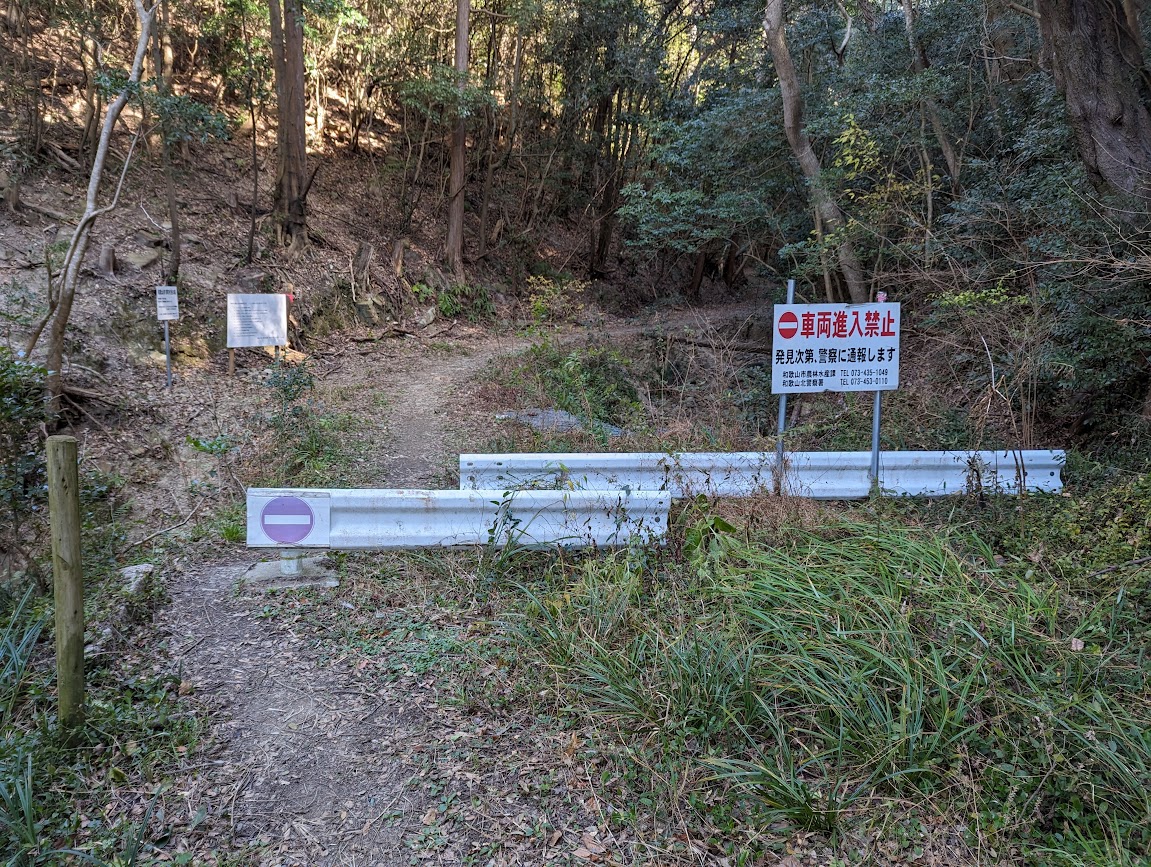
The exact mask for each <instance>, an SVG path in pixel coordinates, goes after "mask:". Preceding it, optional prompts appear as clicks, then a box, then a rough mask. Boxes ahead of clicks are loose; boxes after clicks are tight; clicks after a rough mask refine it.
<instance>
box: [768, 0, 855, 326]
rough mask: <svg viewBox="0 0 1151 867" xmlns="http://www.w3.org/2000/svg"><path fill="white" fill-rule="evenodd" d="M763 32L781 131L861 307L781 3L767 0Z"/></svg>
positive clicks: (843, 225)
mask: <svg viewBox="0 0 1151 867" xmlns="http://www.w3.org/2000/svg"><path fill="white" fill-rule="evenodd" d="M763 29H764V32H765V33H766V34H767V43H768V46H769V47H770V49H771V58H772V61H773V62H774V64H775V73H776V75H777V76H778V77H779V92H780V96H781V98H782V100H783V128H784V131H785V132H786V133H787V141H788V143H789V144H790V145H791V150H792V152H793V153H794V154H795V158H796V160H798V161H799V166H800V168H801V169H802V170H803V175H804V177H805V178H807V183H808V189H809V190H810V191H811V200H812V205H813V206H814V207H815V209H816V210H817V211H818V212H819V215H820V217H821V218H822V220H823V223H824V225H825V227H826V228H827V230H828V231H829V232H832V233H836V234H838V235H839V238H840V240H839V245H838V250H837V252H838V256H839V270H840V271H841V272H842V273H843V279H844V281H845V282H846V283H847V291H848V294H849V295H850V296H851V300H852V302H854V303H856V304H862V303H864V302H866V301H867V300H868V297H869V296H868V291H867V283H866V281H865V279H864V275H863V266H862V265H861V264H860V262H859V257H858V256H857V255H856V253H855V246H854V245H853V244H852V242H851V238H850V237H848V233H847V231H846V229H847V220H846V219H845V217H844V215H843V211H842V210H841V209H840V207H839V205H838V204H836V202H835V200H834V199H833V198H832V197H831V194H830V193H829V192H828V190H827V187H826V186H825V185H824V182H823V176H822V167H821V166H820V164H819V157H817V156H816V154H815V149H814V148H812V146H811V139H810V138H808V135H807V131H806V130H805V129H804V125H803V92H802V91H801V90H800V85H799V77H798V76H797V75H796V72H795V64H794V62H793V61H792V59H791V51H790V50H789V49H788V47H787V35H786V34H785V33H784V28H783V0H767V11H766V12H765V14H764V17H763Z"/></svg>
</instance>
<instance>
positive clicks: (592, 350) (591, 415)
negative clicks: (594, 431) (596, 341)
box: [521, 343, 640, 425]
mask: <svg viewBox="0 0 1151 867" xmlns="http://www.w3.org/2000/svg"><path fill="white" fill-rule="evenodd" d="M527 361H528V365H527V367H526V368H524V369H523V370H522V371H521V372H522V374H524V375H530V376H532V377H534V378H535V379H536V384H537V385H538V387H539V388H540V389H541V390H542V392H543V394H544V395H546V396H547V397H548V398H549V399H550V400H551V402H552V404H553V405H554V406H555V407H556V408H557V409H562V410H565V411H567V412H570V413H571V414H572V415H575V416H579V417H580V418H584V419H588V420H589V421H597V422H609V423H611V424H617V425H626V424H628V423H630V422H632V421H634V420H635V418H636V416H637V415H638V414H639V411H640V404H639V395H638V393H637V392H636V389H635V386H634V385H633V384H632V381H631V378H630V377H629V375H628V372H627V362H626V360H625V359H624V357H623V356H622V355H620V354H619V353H618V352H616V351H614V350H612V349H607V348H604V347H595V346H592V347H587V348H586V349H567V348H564V347H560V346H557V345H555V344H553V343H537V344H535V345H533V346H532V348H531V349H530V350H528V355H527Z"/></svg>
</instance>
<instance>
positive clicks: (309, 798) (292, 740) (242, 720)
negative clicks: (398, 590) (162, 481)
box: [162, 317, 696, 867]
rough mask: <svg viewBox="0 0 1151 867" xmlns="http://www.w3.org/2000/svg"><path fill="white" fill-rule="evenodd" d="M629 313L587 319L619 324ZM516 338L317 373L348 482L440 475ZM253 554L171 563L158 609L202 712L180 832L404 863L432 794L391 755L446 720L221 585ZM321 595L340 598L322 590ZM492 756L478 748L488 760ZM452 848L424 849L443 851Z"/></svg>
mask: <svg viewBox="0 0 1151 867" xmlns="http://www.w3.org/2000/svg"><path fill="white" fill-rule="evenodd" d="M694 321H696V319H695V317H693V318H692V319H690V320H688V321H687V323H686V324H693V322H694ZM661 324H666V323H661ZM644 327H646V326H642V325H637V324H634V323H631V324H627V325H618V326H616V327H614V328H609V329H602V330H599V331H598V332H596V333H597V334H600V335H602V334H608V333H610V334H613V335H614V336H616V337H620V336H626V335H629V334H635V333H638V332H639V331H641V330H642V329H643V328H644ZM588 333H590V332H587V331H583V330H580V331H577V332H573V333H570V334H567V335H565V336H563V337H561V338H560V339H563V340H578V339H583V338H584V337H585V336H586V335H587V334H588ZM529 344H530V341H529V340H526V339H519V338H503V339H497V338H491V337H488V338H484V339H481V340H480V341H478V342H475V343H472V344H470V345H467V346H464V347H459V346H457V347H453V348H452V349H450V350H449V351H446V352H444V351H441V352H435V353H429V351H428V350H427V349H421V350H419V351H416V352H412V353H405V354H402V355H400V356H399V357H392V358H389V357H387V356H386V355H383V354H375V353H370V354H369V353H365V354H364V355H363V356H362V357H357V358H355V359H354V360H352V361H350V362H346V363H344V364H343V365H342V366H341V367H340V368H339V369H338V370H336V371H335V372H334V375H333V376H332V377H331V379H330V380H329V381H326V382H327V385H328V387H330V388H335V389H339V390H341V391H342V392H343V393H344V394H345V395H347V396H348V399H349V400H350V401H352V402H354V403H355V404H356V409H357V412H356V415H357V417H358V418H361V419H362V420H363V423H362V424H361V425H359V430H358V432H357V433H356V434H355V436H357V438H358V439H359V440H360V443H359V444H358V450H359V451H360V452H364V453H366V454H368V455H369V457H365V458H362V459H361V462H360V463H358V464H357V466H356V471H355V476H356V479H357V480H358V481H360V480H362V481H360V484H363V485H365V486H385V487H440V486H442V485H443V484H444V483H445V482H446V481H447V478H448V477H449V476H450V472H451V470H450V467H449V466H448V462H447V458H446V455H447V453H448V451H449V448H452V447H456V446H461V445H464V443H463V442H457V441H456V440H455V439H453V435H454V434H456V433H457V432H456V431H454V430H453V428H452V425H453V424H455V421H454V420H453V417H456V416H458V412H456V411H457V410H458V409H459V404H458V393H459V391H460V390H461V388H462V387H463V386H464V385H465V384H466V383H467V382H469V381H470V380H471V379H472V378H473V377H474V376H475V375H476V374H477V373H478V372H479V371H480V370H481V369H482V368H483V367H484V366H485V365H486V364H487V363H488V362H489V361H490V360H491V359H493V358H495V357H498V356H500V355H504V354H509V353H513V352H516V351H519V350H522V349H523V348H525V347H527V346H528V345H529ZM373 407H378V412H377V411H376V410H375V409H373ZM460 439H461V440H462V437H461V438H460ZM257 559H259V558H258V557H257V556H254V555H245V556H242V557H239V558H236V557H233V558H231V559H230V560H229V561H228V562H220V563H215V564H207V565H201V566H199V567H196V568H191V569H189V570H188V571H186V572H183V573H179V574H178V575H176V576H175V577H174V578H173V579H172V582H171V584H172V586H171V594H172V602H171V605H170V606H169V607H168V609H167V610H166V611H165V612H164V613H163V614H162V621H163V622H164V623H165V625H166V628H167V632H168V635H169V640H168V646H169V649H170V652H171V654H172V656H173V657H174V659H175V661H176V663H177V665H178V666H179V668H180V670H181V671H182V672H183V677H184V679H185V682H184V685H183V686H182V689H183V690H185V691H187V690H189V689H190V690H191V691H193V693H194V694H195V696H196V699H197V700H198V701H199V702H200V703H201V704H203V705H206V706H208V707H209V708H212V709H214V711H215V713H214V714H213V716H212V720H211V723H210V725H209V731H206V732H205V733H204V742H205V743H207V744H211V745H212V746H211V748H210V749H211V752H210V754H209V755H207V756H204V755H201V756H199V764H198V766H197V769H196V770H195V771H194V772H193V773H191V774H189V775H188V776H187V777H186V778H185V779H183V780H180V781H179V783H178V789H179V791H180V793H181V795H182V796H183V799H184V800H185V802H186V804H187V807H188V814H189V816H190V817H191V816H194V815H196V813H197V812H198V811H200V810H203V811H205V814H206V816H207V817H208V819H209V821H206V822H204V823H203V828H202V829H201V830H200V831H199V832H197V833H196V834H195V835H193V836H191V837H190V838H189V839H188V840H187V841H186V845H188V846H189V847H191V848H194V849H195V850H196V851H198V852H200V853H205V852H207V851H211V850H215V851H218V852H221V853H224V852H236V851H240V852H243V851H244V850H245V849H247V850H248V852H247V853H245V854H243V855H242V856H241V857H242V859H243V861H242V863H245V864H252V865H313V867H327V865H333V867H334V865H349V867H350V865H357V867H364V865H380V867H391V865H400V864H409V863H412V861H411V859H412V858H413V857H420V856H419V855H418V854H417V853H416V852H415V851H414V850H413V842H412V841H413V840H416V841H418V840H419V839H420V834H421V833H422V832H424V831H426V830H427V829H426V827H425V826H426V824H427V816H428V810H429V808H431V807H434V806H435V803H436V800H435V798H434V795H433V794H430V793H429V790H428V789H427V787H426V786H421V785H419V784H418V782H419V781H418V780H416V779H415V776H414V774H413V770H412V763H411V761H405V759H407V760H410V759H411V758H412V756H413V755H414V754H417V753H419V752H420V751H421V750H425V749H427V747H426V746H425V745H424V744H425V743H426V740H427V739H426V737H425V735H426V734H427V732H428V731H430V730H432V729H435V728H437V727H438V728H442V727H444V726H449V727H451V726H458V725H459V722H458V721H452V720H451V719H450V713H449V712H447V711H446V710H445V709H444V708H442V707H439V706H438V705H437V704H436V701H435V699H434V690H421V689H419V688H418V685H412V684H408V685H402V684H398V685H396V684H391V685H390V684H384V683H381V682H380V681H379V679H378V677H372V676H369V675H366V674H364V673H363V672H362V671H360V670H357V669H356V668H355V667H353V665H352V664H351V663H350V662H349V661H348V660H347V659H345V658H343V657H341V658H338V659H330V658H328V657H327V656H326V654H325V646H326V645H327V646H328V647H329V648H330V646H331V643H328V642H322V641H321V640H319V639H317V637H316V629H315V627H314V625H310V624H304V623H301V624H296V623H294V622H291V621H288V622H285V621H283V620H282V619H275V618H273V617H271V616H267V614H266V610H265V600H264V598H263V597H262V596H261V595H260V594H259V593H258V592H252V591H247V590H242V591H237V590H236V589H235V588H236V586H237V579H238V578H239V576H240V575H241V574H242V573H243V571H244V570H245V569H246V568H247V567H248V566H249V565H250V564H251V563H252V562H255V561H256V560H257ZM325 604H328V603H325ZM330 604H342V605H346V606H347V607H349V608H351V607H352V606H351V603H348V602H343V601H339V600H338V597H337V598H333V599H332V600H331V602H330ZM504 725H505V728H506V723H505V724H504ZM481 728H482V726H481ZM502 758H504V757H500V756H493V757H492V760H493V765H494V767H496V768H497V769H499V770H497V773H498V774H502V769H501V768H500V765H501V759H502ZM469 785H470V784H469ZM501 806H502V807H503V808H506V809H510V808H508V806H507V804H506V803H505V804H502V805H501V804H497V805H495V806H494V807H488V808H487V809H488V810H489V811H490V814H499V808H500V807H501ZM485 815H487V814H485ZM522 815H525V814H524V812H523V809H521V810H520V812H519V813H518V814H517V818H514V820H513V819H509V821H520V818H521V817H522ZM488 818H490V815H488ZM494 833H497V834H498V833H502V832H498V831H497V832H494ZM517 833H518V832H517ZM464 854H465V852H464V851H463V850H457V851H455V852H453V851H452V850H451V849H448V850H446V851H440V852H439V853H438V856H437V857H438V858H440V859H444V858H446V860H443V861H442V863H453V862H454V861H455V859H457V858H460V857H462V856H463V855H464ZM424 857H426V856H424ZM209 863H211V861H209ZM437 863H441V861H439V860H438V861H437ZM517 863H518V862H517Z"/></svg>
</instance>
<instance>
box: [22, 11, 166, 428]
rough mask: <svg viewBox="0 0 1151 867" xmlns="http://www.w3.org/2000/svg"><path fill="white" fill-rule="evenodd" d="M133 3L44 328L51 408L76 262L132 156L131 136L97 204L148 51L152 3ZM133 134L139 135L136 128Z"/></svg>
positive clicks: (56, 398)
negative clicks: (121, 66)
mask: <svg viewBox="0 0 1151 867" xmlns="http://www.w3.org/2000/svg"><path fill="white" fill-rule="evenodd" d="M135 6H136V17H137V19H138V20H139V23H140V34H139V39H138V40H137V42H136V54H135V58H134V59H133V61H132V69H131V71H130V72H129V74H128V80H127V82H126V83H125V86H124V88H123V89H122V90H121V91H120V92H119V94H117V95H116V98H115V99H114V100H112V102H111V103H110V104H109V105H108V113H107V114H106V115H105V116H104V125H103V127H102V129H101V132H100V139H99V142H98V144H97V146H96V150H95V153H94V154H93V157H92V174H91V175H90V176H89V178H88V194H87V197H86V199H85V202H84V214H83V216H82V217H81V218H80V222H79V223H78V224H77V225H76V230H75V231H74V232H73V233H72V240H71V241H70V242H69V244H68V251H67V252H66V253H65V254H64V262H63V265H62V267H61V271H62V273H61V277H60V291H59V295H58V301H57V304H56V308H55V312H54V314H53V316H52V322H51V325H50V326H49V328H48V358H47V361H46V365H45V366H46V367H47V368H48V393H49V395H50V396H51V399H52V408H53V409H54V410H58V409H59V407H60V398H61V396H62V395H63V393H64V380H63V376H62V372H61V368H62V366H63V364H64V337H65V335H66V334H67V331H68V319H69V317H71V315H72V302H73V300H74V299H75V297H76V284H77V283H78V282H79V280H80V266H81V265H82V264H83V263H84V253H85V252H86V251H87V249H88V239H89V237H90V236H91V232H92V227H93V226H94V225H95V224H96V220H97V219H99V218H100V216H101V215H103V214H106V213H107V212H108V211H110V210H112V209H113V208H115V207H116V205H117V203H118V202H119V199H120V191H121V189H123V186H124V176H125V175H127V173H128V165H129V164H130V163H131V160H132V149H134V147H135V140H133V142H132V145H133V148H132V149H130V150H129V151H128V156H127V158H126V159H125V160H124V166H123V168H122V169H121V172H120V182H119V185H118V186H117V188H116V193H115V195H114V196H113V198H112V201H111V202H110V203H109V204H107V205H105V206H104V207H102V208H101V207H99V204H98V199H99V194H100V181H101V180H102V179H103V177H104V164H105V161H106V160H107V158H108V149H109V147H110V146H111V142H112V133H113V131H114V130H115V128H116V122H117V121H118V120H119V118H120V113H121V112H122V111H123V110H124V106H125V105H127V104H128V100H129V98H130V97H131V96H132V95H133V94H134V93H135V92H136V87H137V85H138V84H139V82H140V73H141V72H142V71H143V68H144V56H145V54H146V53H147V51H148V42H149V41H150V40H151V38H152V26H153V23H154V21H155V16H156V7H155V6H152V7H150V8H145V7H144V4H143V3H142V2H141V0H135ZM136 136H137V138H139V132H137V134H136ZM34 345H35V344H34V343H33V342H31V341H30V342H29V345H28V348H27V353H28V354H29V355H31V353H32V349H33V347H34Z"/></svg>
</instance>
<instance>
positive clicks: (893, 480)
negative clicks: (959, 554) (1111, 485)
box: [460, 451, 1065, 500]
mask: <svg viewBox="0 0 1151 867" xmlns="http://www.w3.org/2000/svg"><path fill="white" fill-rule="evenodd" d="M1064 460H1065V455H1064V453H1063V452H1061V451H1004V452H993V451H976V452H960V451H947V452H895V451H892V452H881V453H880V456H879V484H880V490H881V492H882V493H883V494H885V495H891V496H914V495H925V494H930V495H939V494H960V493H964V492H967V491H974V490H980V489H982V490H985V491H995V492H1001V493H1007V494H1011V493H1016V492H1018V490H1019V486H1020V480H1022V482H1023V486H1024V489H1025V490H1028V491H1060V490H1062V488H1063V481H1062V479H1061V477H1060V470H1061V469H1062V467H1063V463H1064ZM775 463H776V458H775V454H774V453H771V452H682V453H672V454H665V453H658V452H651V453H634V454H621V453H604V454H596V453H587V454H547V453H543V454H513V455H460V488H462V489H486V490H514V489H532V490H540V489H560V490H597V491H603V490H608V489H612V488H615V489H617V490H624V491H630V492H632V493H633V494H634V493H635V492H641V491H667V492H668V493H669V494H670V495H671V496H672V497H673V498H677V499H678V498H684V497H692V496H697V495H700V494H703V495H706V496H711V497H746V496H749V495H752V494H757V493H765V492H766V493H771V492H772V491H774V490H775V484H776V472H775ZM870 466H871V454H870V453H869V452H790V453H788V454H786V455H785V456H784V468H783V478H782V480H781V481H782V489H783V491H784V492H785V493H787V494H789V495H791V496H800V497H812V498H814V499H821V500H848V499H857V498H861V497H866V496H868V494H869V493H870V491H871V479H870V478H869V476H868V473H869V469H870Z"/></svg>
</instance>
